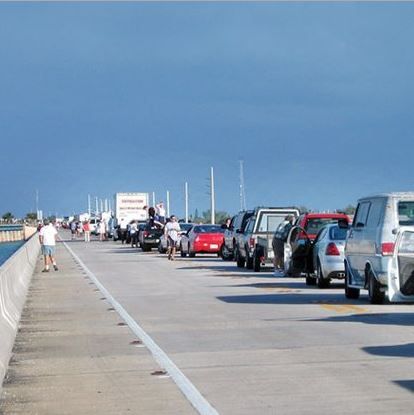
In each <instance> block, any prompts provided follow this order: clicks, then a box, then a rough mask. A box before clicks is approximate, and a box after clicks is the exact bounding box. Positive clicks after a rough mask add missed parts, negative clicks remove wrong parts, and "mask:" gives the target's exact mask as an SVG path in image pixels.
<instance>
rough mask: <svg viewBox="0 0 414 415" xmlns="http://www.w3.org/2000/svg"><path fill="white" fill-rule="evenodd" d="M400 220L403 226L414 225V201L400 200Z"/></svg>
mask: <svg viewBox="0 0 414 415" xmlns="http://www.w3.org/2000/svg"><path fill="white" fill-rule="evenodd" d="M398 220H399V223H400V225H402V226H413V225H414V202H398Z"/></svg>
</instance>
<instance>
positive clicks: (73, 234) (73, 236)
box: [70, 220, 76, 240]
mask: <svg viewBox="0 0 414 415" xmlns="http://www.w3.org/2000/svg"><path fill="white" fill-rule="evenodd" d="M70 232H71V234H72V240H73V239H75V238H76V222H75V221H74V220H73V221H72V222H71V223H70Z"/></svg>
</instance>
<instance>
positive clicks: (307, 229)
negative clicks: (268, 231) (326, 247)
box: [285, 213, 350, 284]
mask: <svg viewBox="0 0 414 415" xmlns="http://www.w3.org/2000/svg"><path fill="white" fill-rule="evenodd" d="M339 221H341V222H342V221H343V222H346V223H348V224H349V222H350V219H349V216H348V215H346V214H345V213H305V214H303V215H301V216H299V217H298V219H297V220H296V223H295V225H294V226H293V228H292V229H291V230H290V233H289V236H288V240H287V246H288V247H289V248H290V249H289V251H290V254H289V255H287V254H286V253H285V271H286V273H287V274H288V275H291V276H300V275H301V274H303V273H306V274H307V275H308V277H307V278H306V282H307V283H309V284H312V281H314V280H313V279H311V278H310V276H309V274H310V273H311V272H312V267H313V262H312V261H313V259H312V249H313V241H314V240H315V238H316V236H317V235H318V233H319V231H320V230H321V229H322V228H323V227H324V226H326V225H327V224H329V223H338V222H339Z"/></svg>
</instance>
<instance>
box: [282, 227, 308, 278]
mask: <svg viewBox="0 0 414 415" xmlns="http://www.w3.org/2000/svg"><path fill="white" fill-rule="evenodd" d="M312 247H313V243H312V241H311V240H310V239H309V237H308V234H307V233H306V231H305V229H303V228H301V227H300V226H293V227H292V229H291V230H290V232H289V235H288V238H287V241H286V243H285V257H284V263H285V273H286V275H289V276H292V277H295V276H298V277H299V276H300V275H301V274H302V273H310V272H313V270H311V268H313V265H312V262H313V261H312Z"/></svg>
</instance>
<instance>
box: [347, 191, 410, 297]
mask: <svg viewBox="0 0 414 415" xmlns="http://www.w3.org/2000/svg"><path fill="white" fill-rule="evenodd" d="M401 229H405V231H406V232H407V231H409V230H410V229H411V230H413V231H414V192H406V193H384V194H379V195H376V196H370V197H365V198H361V199H359V200H358V205H357V210H356V212H355V217H354V221H353V223H352V226H351V228H350V230H349V232H348V237H347V241H346V246H345V295H346V297H347V298H359V293H360V290H361V289H367V290H368V296H369V300H370V302H371V303H372V304H381V303H382V302H383V301H384V299H385V296H386V295H387V297H388V299H389V300H390V301H393V302H400V301H414V284H413V280H414V273H413V275H412V276H411V277H409V278H408V279H407V278H405V277H403V276H402V274H398V275H397V273H398V271H397V270H396V269H397V265H398V256H399V253H400V251H399V250H400V244H399V243H396V242H397V241H398V240H399V239H397V236H398V238H401V237H400V234H401ZM413 260H414V256H413ZM409 287H411V288H409Z"/></svg>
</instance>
